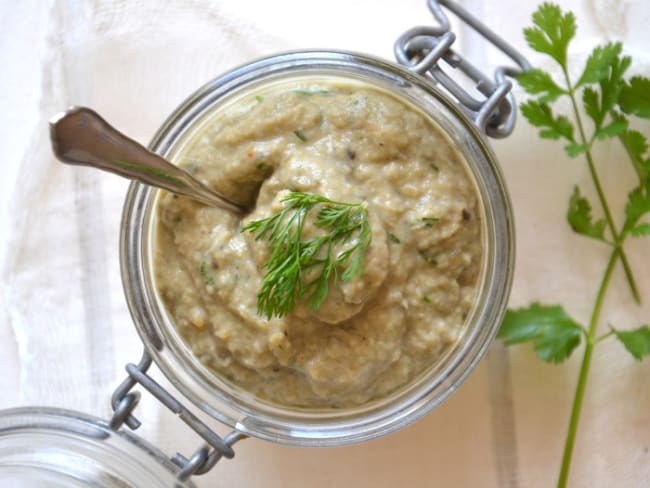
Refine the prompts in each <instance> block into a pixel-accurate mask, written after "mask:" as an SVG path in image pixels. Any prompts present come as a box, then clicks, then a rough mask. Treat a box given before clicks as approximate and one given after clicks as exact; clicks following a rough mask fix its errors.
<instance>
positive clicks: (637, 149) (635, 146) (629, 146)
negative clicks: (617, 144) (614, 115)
mask: <svg viewBox="0 0 650 488" xmlns="http://www.w3.org/2000/svg"><path fill="white" fill-rule="evenodd" d="M619 139H620V141H621V143H622V144H623V146H624V147H625V150H626V151H627V153H628V155H629V156H630V159H631V160H632V164H633V165H634V169H635V170H636V172H637V174H638V175H639V178H640V179H641V181H643V180H645V179H646V178H647V177H648V175H649V174H650V160H647V161H645V160H644V159H643V156H644V154H645V153H646V151H647V150H648V142H647V140H646V138H645V136H644V135H643V134H641V133H640V132H639V131H637V130H633V129H629V130H627V131H625V132H624V133H623V134H621V136H620V137H619Z"/></svg>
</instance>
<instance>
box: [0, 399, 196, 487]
mask: <svg viewBox="0 0 650 488" xmlns="http://www.w3.org/2000/svg"><path fill="white" fill-rule="evenodd" d="M177 471H178V468H177V467H176V466H175V465H174V464H173V463H172V462H171V461H170V460H169V459H168V458H167V457H166V456H165V455H164V454H163V453H162V452H161V451H159V450H158V449H156V448H155V447H153V446H151V445H150V444H148V443H147V442H145V441H144V440H143V439H141V438H140V437H138V436H136V435H134V434H132V433H130V432H128V431H124V430H120V431H114V430H112V429H110V428H109V427H108V423H107V422H105V421H103V420H101V419H98V418H95V417H91V416H89V415H86V414H83V413H80V412H75V411H70V410H63V409H58V408H42V407H27V408H15V409H9V410H3V411H0V478H1V479H2V480H3V485H5V484H6V486H20V487H42V486H48V487H66V488H69V487H81V486H102V487H118V486H119V487H122V488H123V487H137V486H146V487H151V488H154V487H166V488H169V487H171V486H174V487H193V486H194V485H193V484H192V483H191V482H189V481H185V482H179V481H178V480H177V478H176V472H177Z"/></svg>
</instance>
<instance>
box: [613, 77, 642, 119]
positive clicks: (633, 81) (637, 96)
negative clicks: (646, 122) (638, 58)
mask: <svg viewBox="0 0 650 488" xmlns="http://www.w3.org/2000/svg"><path fill="white" fill-rule="evenodd" d="M618 103H619V105H620V107H621V110H623V112H625V113H626V114H632V115H636V116H637V117H643V118H646V119H647V118H650V78H645V77H641V76H633V77H632V78H630V82H629V83H624V84H623V86H622V87H621V93H620V95H619V100H618Z"/></svg>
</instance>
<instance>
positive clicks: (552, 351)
mask: <svg viewBox="0 0 650 488" xmlns="http://www.w3.org/2000/svg"><path fill="white" fill-rule="evenodd" d="M533 24H534V25H533V26H532V27H529V28H527V29H524V36H525V38H526V41H527V42H528V45H529V46H530V47H531V48H532V49H534V50H535V51H537V52H540V53H543V54H547V55H549V56H550V57H551V58H552V59H553V60H555V62H556V63H557V65H558V67H559V70H560V72H561V76H560V77H559V78H560V81H558V80H557V79H556V78H555V77H554V76H553V75H552V74H551V73H548V72H546V71H543V70H541V69H532V70H529V71H527V72H524V73H522V74H521V75H520V76H519V77H518V81H519V83H520V84H521V86H522V87H523V88H524V89H525V90H526V91H527V92H528V93H529V94H531V95H534V96H535V98H533V99H531V100H529V101H527V102H525V103H524V104H522V106H521V111H522V114H523V115H524V117H525V118H526V119H527V120H528V121H529V122H530V123H531V124H532V125H533V126H535V127H538V128H539V129H540V132H539V135H540V137H542V138H546V139H555V140H562V141H564V144H565V146H564V149H565V151H566V153H567V155H568V156H569V157H570V158H576V157H578V156H584V158H585V160H586V162H587V168H588V171H589V174H590V176H591V180H592V183H593V186H594V189H595V191H596V195H597V198H598V209H597V210H596V211H594V206H593V205H592V203H591V202H590V201H589V199H588V198H587V197H586V196H584V192H583V191H581V189H580V187H578V186H575V187H574V190H573V192H572V194H571V195H570V196H569V205H568V210H567V221H568V223H569V225H570V227H571V229H572V230H573V231H574V232H576V233H577V234H580V235H583V236H585V237H588V238H590V239H595V240H597V241H600V242H601V243H603V244H604V245H607V246H610V249H611V251H610V256H609V259H608V261H607V264H606V266H605V269H604V272H603V277H602V279H601V282H600V286H599V288H598V290H597V292H596V297H595V301H594V306H593V309H592V313H591V317H590V320H589V323H588V326H587V327H585V326H583V325H581V324H580V323H579V322H578V321H576V320H574V319H572V318H571V317H569V315H568V314H567V313H566V312H565V311H564V309H563V308H562V307H561V306H559V305H542V304H538V303H534V304H532V305H530V306H529V307H525V308H522V309H517V310H509V311H508V312H507V314H506V317H505V319H504V322H503V324H502V326H501V329H500V331H499V336H500V337H502V338H503V339H504V340H505V343H506V344H517V343H521V342H532V343H533V344H534V347H535V351H536V352H537V355H538V357H539V358H541V359H543V360H545V361H548V362H554V363H559V362H562V361H564V360H565V359H566V358H567V357H568V356H569V355H570V354H571V353H572V352H573V351H574V350H575V349H576V348H577V347H578V346H579V345H580V342H581V341H582V339H583V338H584V340H585V341H584V342H585V346H584V352H583V359H582V366H581V368H580V375H579V378H578V384H577V387H576V391H575V396H574V401H573V407H572V411H571V417H570V421H569V427H568V431H567V437H566V441H565V446H564V455H563V458H562V465H561V467H560V474H559V478H558V486H559V487H564V486H566V484H567V481H568V476H569V469H570V465H571V458H572V453H573V447H574V444H575V439H576V433H577V427H578V422H579V419H580V412H581V409H582V402H583V398H584V393H585V388H586V384H587V378H588V375H589V369H590V365H591V361H592V355H593V351H594V347H595V346H596V345H597V344H598V343H600V342H601V341H603V340H605V339H607V338H609V337H612V336H613V337H616V338H617V339H618V340H619V341H620V342H621V343H622V345H623V346H624V347H625V349H626V350H627V351H628V352H630V354H632V356H633V357H634V358H635V359H637V360H640V359H642V358H643V357H644V356H648V355H650V328H649V327H648V326H647V325H642V326H640V327H638V328H636V329H633V330H618V329H616V328H614V327H613V326H611V325H610V326H609V330H608V332H605V333H601V334H599V333H598V325H599V324H600V322H601V315H602V312H603V304H604V299H605V296H606V294H607V291H608V288H609V285H610V281H611V278H612V273H613V271H614V269H615V267H616V264H617V263H618V261H619V260H620V261H621V263H622V266H623V269H624V271H625V275H626V279H627V281H628V284H629V287H630V291H631V293H632V295H633V297H634V299H635V300H636V301H637V303H640V294H639V291H638V288H637V285H636V281H635V279H634V275H633V273H632V268H631V266H630V265H629V262H628V259H627V256H626V254H625V251H624V244H625V242H626V240H627V238H628V237H635V238H636V237H643V236H648V235H650V222H649V220H650V219H649V218H648V217H649V216H650V155H649V154H648V141H647V139H646V136H645V135H644V134H642V133H641V132H640V131H638V130H635V129H632V128H631V126H630V117H631V116H635V117H640V118H650V95H649V94H650V79H648V78H645V77H640V76H635V77H632V78H630V79H629V80H628V79H626V78H625V76H624V75H625V73H626V71H627V69H628V68H629V67H630V65H631V61H632V60H631V58H630V57H629V56H625V55H623V46H622V45H621V43H619V42H610V43H607V44H605V45H603V46H598V47H596V48H595V49H594V50H593V51H592V52H591V54H590V56H589V57H588V59H587V61H586V63H585V66H584V68H583V70H582V73H581V74H580V77H579V78H578V80H577V81H575V82H574V80H572V79H571V77H570V75H569V72H570V70H569V66H568V56H567V55H568V49H569V45H570V41H571V40H572V39H573V37H574V36H575V34H576V30H577V29H576V21H575V17H574V15H573V14H572V13H571V12H568V13H564V12H562V10H561V9H560V7H558V6H557V5H554V4H550V3H544V4H542V5H541V6H540V7H539V8H538V9H537V11H536V12H535V13H534V14H533ZM561 98H568V99H569V100H570V103H571V108H572V114H571V116H570V117H569V116H567V115H565V114H556V113H555V112H554V110H553V108H552V106H551V104H552V103H554V102H555V101H557V100H559V99H561ZM579 100H580V101H581V102H582V110H583V111H581V110H580V108H579V106H580V104H579ZM583 112H584V114H585V115H586V116H587V118H588V120H589V123H588V124H587V123H586V121H585V119H584V115H583ZM610 138H617V139H618V140H619V141H620V143H621V144H622V145H623V147H624V148H625V151H626V152H627V155H628V156H629V163H630V164H631V167H632V170H633V171H634V173H635V174H636V176H637V178H638V179H637V182H636V183H635V186H634V188H632V189H631V191H630V192H629V194H628V197H627V202H626V204H625V208H624V209H623V218H622V223H621V224H619V225H617V224H616V221H615V219H614V216H613V212H612V211H611V209H610V205H609V202H608V200H607V198H606V195H605V192H604V189H603V186H602V184H601V179H600V176H599V174H598V171H597V168H596V165H595V163H594V159H593V155H592V148H593V147H594V145H595V144H596V143H597V142H598V141H603V140H607V139H610ZM601 212H602V217H600V218H596V217H594V216H593V214H594V213H601Z"/></svg>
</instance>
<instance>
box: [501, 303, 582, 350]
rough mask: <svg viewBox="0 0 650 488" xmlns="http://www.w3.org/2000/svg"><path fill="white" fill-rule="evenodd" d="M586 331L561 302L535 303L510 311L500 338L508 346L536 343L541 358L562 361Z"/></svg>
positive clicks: (504, 321) (503, 324)
mask: <svg viewBox="0 0 650 488" xmlns="http://www.w3.org/2000/svg"><path fill="white" fill-rule="evenodd" d="M583 330H584V329H583V327H582V326H581V325H580V324H578V323H577V322H575V321H574V320H573V319H572V318H571V317H569V316H568V315H567V313H566V312H565V311H564V309H563V308H562V307H560V306H559V305H540V304H539V303H533V304H532V305H530V307H528V308H520V309H517V310H508V312H507V313H506V316H505V318H504V320H503V323H502V324H501V329H499V334H498V337H500V338H502V339H504V341H505V343H506V344H507V345H510V344H518V343H521V342H533V343H534V345H535V352H536V353H537V356H538V357H539V358H540V359H542V360H544V361H547V362H553V363H559V362H562V361H564V360H565V359H566V358H567V357H569V355H570V354H571V352H573V350H574V349H575V348H576V347H577V346H578V344H580V336H581V334H582V333H583Z"/></svg>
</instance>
